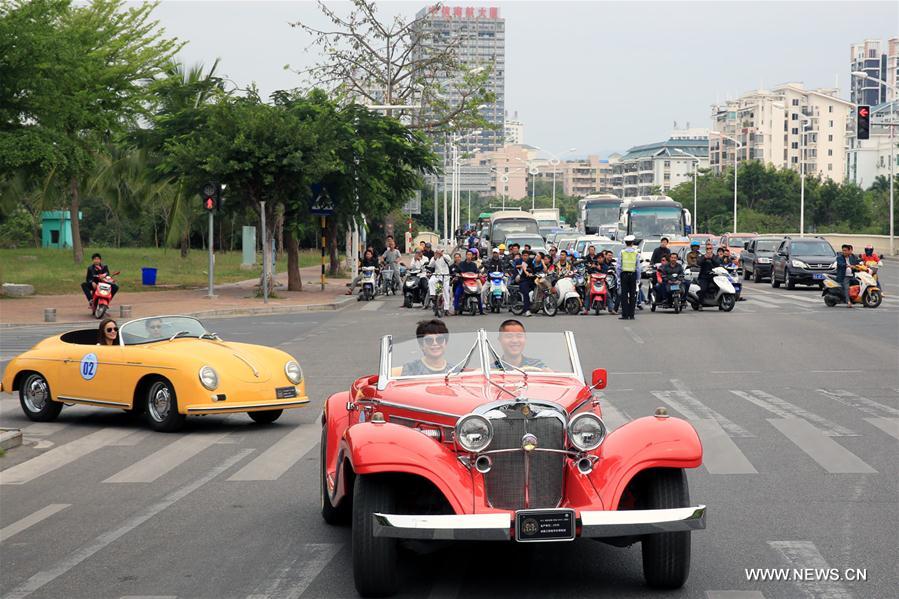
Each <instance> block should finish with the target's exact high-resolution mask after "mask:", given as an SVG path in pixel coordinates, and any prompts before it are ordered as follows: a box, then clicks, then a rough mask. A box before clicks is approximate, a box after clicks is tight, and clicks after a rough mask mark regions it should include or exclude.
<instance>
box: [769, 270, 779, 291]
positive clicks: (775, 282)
mask: <svg viewBox="0 0 899 599" xmlns="http://www.w3.org/2000/svg"><path fill="white" fill-rule="evenodd" d="M771 287H773V288H774V289H777V288H778V287H780V281H778V280H777V277H776V276H775V275H774V269H773V268H772V269H771Z"/></svg>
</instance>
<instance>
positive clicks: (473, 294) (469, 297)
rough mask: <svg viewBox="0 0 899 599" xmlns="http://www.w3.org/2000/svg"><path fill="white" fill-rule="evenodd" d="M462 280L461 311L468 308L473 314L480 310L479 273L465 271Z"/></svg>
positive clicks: (463, 311)
mask: <svg viewBox="0 0 899 599" xmlns="http://www.w3.org/2000/svg"><path fill="white" fill-rule="evenodd" d="M461 278H462V281H461V285H462V302H461V304H460V306H459V307H460V309H461V313H462V314H464V313H465V312H466V310H467V311H468V313H469V314H470V315H472V316H474V315H475V314H477V313H478V312H480V308H479V305H480V300H481V292H480V290H479V289H478V282H479V281H478V279H479V277H478V274H477V273H474V272H463V273H462V275H461Z"/></svg>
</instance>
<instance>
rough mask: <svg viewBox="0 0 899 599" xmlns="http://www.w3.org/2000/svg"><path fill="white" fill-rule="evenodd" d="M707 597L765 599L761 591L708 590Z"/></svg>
mask: <svg viewBox="0 0 899 599" xmlns="http://www.w3.org/2000/svg"><path fill="white" fill-rule="evenodd" d="M705 596H706V597H707V599H765V595H764V594H763V593H762V592H761V591H706V592H705Z"/></svg>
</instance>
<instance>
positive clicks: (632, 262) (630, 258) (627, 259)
mask: <svg viewBox="0 0 899 599" xmlns="http://www.w3.org/2000/svg"><path fill="white" fill-rule="evenodd" d="M638 258H639V252H638V251H637V249H636V248H633V249H628V248H625V249H623V250H621V272H637V259H638Z"/></svg>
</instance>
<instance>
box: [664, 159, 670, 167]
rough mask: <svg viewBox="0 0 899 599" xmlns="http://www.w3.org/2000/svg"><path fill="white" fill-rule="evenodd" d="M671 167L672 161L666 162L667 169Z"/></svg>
mask: <svg viewBox="0 0 899 599" xmlns="http://www.w3.org/2000/svg"><path fill="white" fill-rule="evenodd" d="M670 167H671V161H670V160H666V161H665V168H670Z"/></svg>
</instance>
